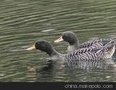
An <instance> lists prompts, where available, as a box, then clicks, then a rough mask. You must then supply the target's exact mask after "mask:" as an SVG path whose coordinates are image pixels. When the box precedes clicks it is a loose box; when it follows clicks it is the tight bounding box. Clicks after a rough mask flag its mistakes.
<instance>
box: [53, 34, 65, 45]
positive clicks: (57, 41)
mask: <svg viewBox="0 0 116 90" xmlns="http://www.w3.org/2000/svg"><path fill="white" fill-rule="evenodd" d="M61 41H64V40H63V38H62V36H61V37H60V38H58V39H56V40H55V41H54V42H55V43H59V42H61Z"/></svg>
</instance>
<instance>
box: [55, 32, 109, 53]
mask: <svg viewBox="0 0 116 90" xmlns="http://www.w3.org/2000/svg"><path fill="white" fill-rule="evenodd" d="M61 41H65V42H68V43H69V46H68V48H67V51H68V52H73V51H74V50H77V49H79V48H86V49H87V50H89V49H90V50H92V49H94V48H96V49H99V48H101V47H103V46H104V45H105V44H106V43H108V42H109V41H110V40H103V39H95V40H89V41H86V42H84V43H82V44H80V43H79V40H78V38H77V36H76V35H75V33H73V32H72V31H66V32H63V33H62V35H61V36H60V38H58V39H57V40H55V41H54V42H55V43H59V42H61Z"/></svg>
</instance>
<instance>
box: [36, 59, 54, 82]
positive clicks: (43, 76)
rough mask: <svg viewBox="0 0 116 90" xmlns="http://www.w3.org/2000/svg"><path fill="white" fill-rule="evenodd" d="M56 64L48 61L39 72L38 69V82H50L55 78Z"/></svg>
mask: <svg viewBox="0 0 116 90" xmlns="http://www.w3.org/2000/svg"><path fill="white" fill-rule="evenodd" d="M54 65H55V62H54V61H52V60H48V61H47V62H46V64H44V65H43V66H42V67H41V68H40V69H39V70H38V69H37V70H36V72H37V82H44V81H45V82H47V81H48V82H50V81H52V79H53V76H54Z"/></svg>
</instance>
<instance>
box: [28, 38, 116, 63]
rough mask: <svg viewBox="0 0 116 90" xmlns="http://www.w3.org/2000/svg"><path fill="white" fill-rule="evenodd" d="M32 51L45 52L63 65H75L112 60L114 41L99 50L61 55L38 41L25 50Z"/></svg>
mask: <svg viewBox="0 0 116 90" xmlns="http://www.w3.org/2000/svg"><path fill="white" fill-rule="evenodd" d="M33 49H37V50H40V51H43V52H46V53H47V54H48V55H49V56H50V57H51V59H57V60H61V61H63V62H65V63H75V62H77V61H82V60H85V61H86V60H102V59H109V58H112V56H113V54H114V52H115V45H114V41H110V42H108V43H107V44H106V45H104V46H103V47H102V48H100V49H92V50H89V51H87V50H86V49H83V48H81V49H77V50H75V51H73V52H71V53H66V54H61V53H59V52H58V51H56V50H55V48H54V47H53V45H52V44H51V43H49V42H48V41H46V40H39V41H36V42H35V44H34V45H32V46H31V47H28V48H27V49H26V50H28V51H29V50H33Z"/></svg>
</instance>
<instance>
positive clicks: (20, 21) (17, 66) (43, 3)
mask: <svg viewBox="0 0 116 90" xmlns="http://www.w3.org/2000/svg"><path fill="white" fill-rule="evenodd" d="M67 30H69V31H73V32H75V33H76V35H77V36H78V38H79V40H80V42H84V41H87V40H89V39H92V38H94V37H100V38H106V37H115V36H116V0H0V81H1V82H8V81H11V82H39V81H46V82H52V81H76V82H80V81H82V82H88V81H93V82H96V81H98V82H99V81H104V82H105V81H112V82H115V81H116V71H115V68H113V69H112V68H110V69H103V70H101V69H100V70H96V69H95V70H90V71H88V70H85V69H74V70H71V69H70V68H67V67H65V68H64V69H60V68H59V67H58V66H57V65H53V66H52V65H49V64H46V63H48V62H47V60H46V58H47V57H48V55H46V54H45V53H43V52H39V51H31V52H28V51H25V50H24V49H25V48H27V47H28V46H30V45H32V44H33V43H34V42H35V41H37V40H41V39H44V40H47V41H49V42H51V43H52V44H53V41H54V40H55V39H57V38H58V37H59V35H60V34H61V33H62V32H64V31H67ZM54 46H55V48H56V49H57V51H59V52H61V53H65V51H66V47H67V44H66V43H61V44H58V45H55V44H54ZM115 60H116V57H115V55H114V56H113V60H112V61H115ZM46 65H48V66H49V68H50V70H45V71H44V70H43V71H42V70H41V69H42V68H43V67H44V66H46Z"/></svg>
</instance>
